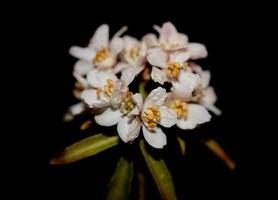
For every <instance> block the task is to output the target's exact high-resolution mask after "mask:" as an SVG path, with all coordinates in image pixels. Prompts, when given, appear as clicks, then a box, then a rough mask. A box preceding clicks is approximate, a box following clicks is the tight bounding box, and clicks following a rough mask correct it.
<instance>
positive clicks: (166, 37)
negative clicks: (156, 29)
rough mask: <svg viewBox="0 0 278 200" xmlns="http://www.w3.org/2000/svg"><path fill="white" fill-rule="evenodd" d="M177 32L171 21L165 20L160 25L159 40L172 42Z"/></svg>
mask: <svg viewBox="0 0 278 200" xmlns="http://www.w3.org/2000/svg"><path fill="white" fill-rule="evenodd" d="M177 34H178V32H177V29H176V27H175V26H174V25H173V24H172V23H171V22H166V23H164V24H163V25H162V28H161V32H160V36H159V42H160V43H168V42H172V39H173V38H176V36H177Z"/></svg>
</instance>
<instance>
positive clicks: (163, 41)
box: [143, 22, 208, 60]
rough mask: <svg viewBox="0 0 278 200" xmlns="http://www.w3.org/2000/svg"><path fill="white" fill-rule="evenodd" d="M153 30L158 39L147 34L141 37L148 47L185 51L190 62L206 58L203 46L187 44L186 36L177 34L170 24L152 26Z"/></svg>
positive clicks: (193, 43)
mask: <svg viewBox="0 0 278 200" xmlns="http://www.w3.org/2000/svg"><path fill="white" fill-rule="evenodd" d="M154 29H155V30H156V31H157V32H158V33H159V38H158V39H157V37H156V36H155V35H154V34H147V35H145V36H144V37H143V41H145V42H146V44H147V45H148V47H154V46H158V47H161V48H163V49H164V50H177V49H186V50H187V51H188V52H189V54H190V59H192V60H196V59H200V58H205V57H207V54H208V53H207V49H206V47H205V46H204V45H203V44H200V43H195V42H190V43H189V42H188V37H187V35H186V34H183V33H179V32H178V31H177V29H176V27H175V26H174V25H173V24H172V23H171V22H166V23H164V24H163V25H162V27H159V26H157V25H154Z"/></svg>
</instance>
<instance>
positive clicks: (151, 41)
mask: <svg viewBox="0 0 278 200" xmlns="http://www.w3.org/2000/svg"><path fill="white" fill-rule="evenodd" d="M142 42H143V43H145V44H146V45H147V47H149V48H150V47H154V46H158V41H157V37H156V35H155V34H152V33H149V34H147V35H145V36H144V37H143V38H142Z"/></svg>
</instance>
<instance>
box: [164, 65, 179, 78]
mask: <svg viewBox="0 0 278 200" xmlns="http://www.w3.org/2000/svg"><path fill="white" fill-rule="evenodd" d="M167 65H168V67H167V76H168V77H169V78H174V79H176V78H178V76H179V74H180V70H181V65H180V64H179V63H177V62H171V63H168V64H167Z"/></svg>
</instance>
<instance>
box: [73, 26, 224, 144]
mask: <svg viewBox="0 0 278 200" xmlns="http://www.w3.org/2000/svg"><path fill="white" fill-rule="evenodd" d="M126 29H127V28H126V27H123V28H122V29H121V30H119V31H118V32H117V33H116V34H114V36H113V37H112V38H111V39H110V38H109V26H108V25H106V24H103V25H101V26H100V27H99V28H98V29H97V30H96V31H95V33H94V35H93V37H92V38H91V39H90V41H89V44H88V46H87V47H78V46H73V47H71V48H70V51H69V52H70V54H71V55H72V56H74V57H75V58H77V59H78V61H77V62H76V63H75V65H74V72H73V75H74V77H75V78H76V80H77V86H76V88H77V89H76V91H77V92H76V96H77V97H78V98H79V99H80V100H81V101H80V103H78V104H76V105H73V106H72V107H70V109H69V110H70V112H71V114H72V115H77V114H80V113H82V112H83V111H84V110H85V109H88V108H90V109H91V110H92V111H93V113H94V119H95V122H96V123H97V124H99V125H101V126H114V125H117V132H118V134H119V137H120V138H121V139H122V141H124V142H125V143H131V142H132V141H134V140H135V139H136V138H137V137H138V136H139V133H140V130H141V129H142V132H143V136H144V138H145V140H146V141H147V142H148V143H149V145H151V146H152V147H154V148H163V146H165V145H166V143H167V138H166V135H165V133H164V132H163V130H162V129H161V126H162V127H165V128H170V127H172V126H174V125H176V126H177V127H179V128H181V129H184V130H186V129H194V128H195V127H196V126H197V125H199V124H202V123H205V122H208V121H210V119H211V115H210V114H209V112H208V110H209V111H211V112H213V113H215V114H216V115H220V114H221V111H220V110H219V109H218V108H216V107H215V106H214V104H215V102H216V95H215V92H214V89H213V88H212V87H211V86H209V81H210V72H209V71H207V70H203V69H202V68H201V67H200V66H199V65H197V64H196V63H194V62H193V61H194V60H196V59H200V58H205V57H207V50H206V47H205V46H204V45H203V44H200V43H191V42H189V41H188V37H187V35H185V34H183V33H179V32H178V31H177V29H176V28H175V26H174V25H173V24H172V23H170V22H166V23H164V24H163V25H162V27H159V26H157V25H155V26H154V29H155V30H156V31H157V32H158V36H157V35H155V34H153V33H149V34H146V35H145V36H143V38H142V39H141V40H138V39H136V38H134V37H131V36H128V35H124V36H123V34H124V32H125V31H126ZM147 69H149V70H147ZM142 75H143V76H142ZM144 76H145V78H142V77H144ZM147 77H149V79H150V81H151V80H152V81H154V82H157V83H158V84H160V85H161V86H160V87H157V88H154V89H153V90H152V91H150V93H149V94H148V96H147V97H143V96H142V94H141V93H133V92H132V91H131V90H130V89H129V85H130V84H131V83H132V82H133V81H134V80H135V79H138V80H140V81H141V82H146V81H147ZM166 82H167V84H168V85H169V84H170V87H171V88H170V89H168V90H169V91H167V90H166V87H165V84H166Z"/></svg>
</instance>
